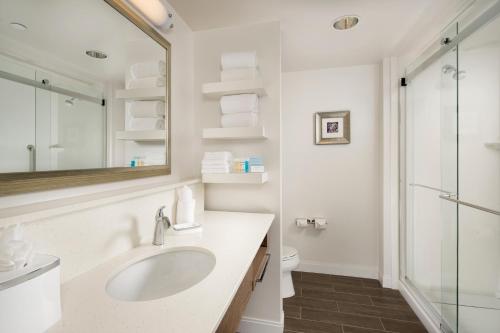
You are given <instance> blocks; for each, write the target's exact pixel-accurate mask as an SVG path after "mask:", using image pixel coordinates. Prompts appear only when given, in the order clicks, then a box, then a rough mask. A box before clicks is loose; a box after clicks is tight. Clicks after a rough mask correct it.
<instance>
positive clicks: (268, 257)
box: [255, 253, 271, 282]
mask: <svg viewBox="0 0 500 333" xmlns="http://www.w3.org/2000/svg"><path fill="white" fill-rule="evenodd" d="M270 257H271V254H270V253H266V259H264V260H265V264H264V268H262V272H261V273H260V274H259V275H258V276H259V277H258V278H257V279H256V280H255V281H256V282H262V280H264V275H266V270H267V264H269V259H270Z"/></svg>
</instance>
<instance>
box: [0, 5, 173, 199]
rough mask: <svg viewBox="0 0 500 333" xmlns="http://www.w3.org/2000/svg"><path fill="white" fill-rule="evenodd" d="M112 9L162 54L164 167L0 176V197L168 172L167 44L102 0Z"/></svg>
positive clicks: (124, 9) (126, 10) (125, 10)
mask: <svg viewBox="0 0 500 333" xmlns="http://www.w3.org/2000/svg"><path fill="white" fill-rule="evenodd" d="M103 1H105V2H106V3H107V4H108V5H110V6H111V8H112V9H114V10H116V11H117V12H118V13H120V14H121V15H123V16H124V17H125V18H126V19H128V20H129V21H130V22H132V23H133V24H134V25H135V26H137V27H138V28H139V29H141V30H142V31H143V32H144V33H145V34H146V35H148V36H149V37H151V38H152V39H153V40H154V41H156V42H157V43H158V44H160V46H162V47H163V48H164V49H165V53H166V64H167V73H166V81H167V84H166V87H165V89H166V90H167V91H166V96H165V100H166V115H167V116H166V117H165V122H166V124H165V129H166V131H165V149H166V161H165V162H166V164H165V165H158V166H143V167H138V168H127V167H122V168H103V169H84V170H61V171H38V172H13V173H0V196H6V195H12V194H19V193H27V192H35V191H47V190H54V189H60V188H65V187H73V186H85V185H93V184H100V183H109V182H116V181H123V180H131V179H138V178H145V177H153V176H165V175H170V173H171V150H170V147H171V144H170V128H171V126H170V119H171V117H170V105H171V101H170V73H171V45H170V43H169V42H168V41H167V40H166V39H165V38H164V37H163V36H162V35H161V34H160V33H159V32H158V31H156V30H155V29H154V28H153V27H152V26H151V25H150V24H149V23H148V22H147V21H145V20H144V19H143V18H142V17H141V16H140V15H138V14H137V13H136V12H135V11H134V10H132V9H131V8H130V7H129V5H127V4H126V3H125V1H123V0H103Z"/></svg>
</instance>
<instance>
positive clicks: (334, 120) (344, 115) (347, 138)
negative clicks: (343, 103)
mask: <svg viewBox="0 0 500 333" xmlns="http://www.w3.org/2000/svg"><path fill="white" fill-rule="evenodd" d="M350 114H351V112H350V111H334V112H316V113H315V114H314V123H315V135H314V136H315V141H314V143H315V144H317V145H338V144H347V143H350V142H351V116H350Z"/></svg>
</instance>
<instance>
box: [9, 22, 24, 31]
mask: <svg viewBox="0 0 500 333" xmlns="http://www.w3.org/2000/svg"><path fill="white" fill-rule="evenodd" d="M10 27H11V28H12V29H15V30H19V31H26V30H28V27H27V26H25V25H24V24H22V23H19V22H10Z"/></svg>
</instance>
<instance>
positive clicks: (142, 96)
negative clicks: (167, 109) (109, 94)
mask: <svg viewBox="0 0 500 333" xmlns="http://www.w3.org/2000/svg"><path fill="white" fill-rule="evenodd" d="M165 96H166V88H165V87H157V88H138V89H118V90H116V93H115V97H116V98H117V99H126V100H133V101H165Z"/></svg>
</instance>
